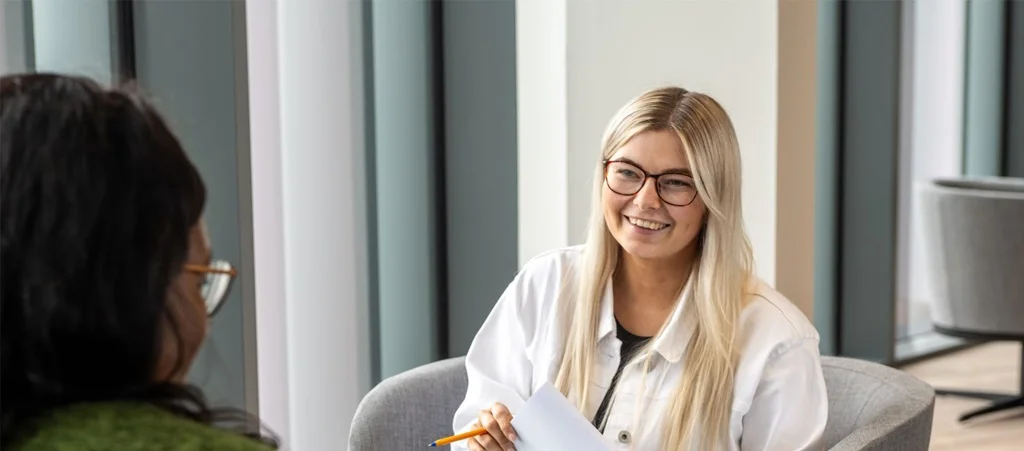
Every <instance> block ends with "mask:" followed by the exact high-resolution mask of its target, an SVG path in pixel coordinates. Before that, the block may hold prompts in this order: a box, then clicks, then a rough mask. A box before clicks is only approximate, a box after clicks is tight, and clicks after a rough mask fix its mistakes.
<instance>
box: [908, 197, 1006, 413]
mask: <svg viewBox="0 0 1024 451" xmlns="http://www.w3.org/2000/svg"><path fill="white" fill-rule="evenodd" d="M922 202H923V204H922V205H923V207H924V214H925V215H926V216H925V221H924V232H925V240H926V242H927V245H928V251H929V252H930V253H931V254H930V255H929V258H928V262H929V265H930V266H929V271H930V273H931V275H932V280H933V281H934V282H933V283H934V284H935V286H934V288H935V293H934V298H933V299H932V311H931V314H932V323H933V327H934V329H935V330H936V331H937V332H940V333H943V334H946V335H950V336H955V337H960V338H967V339H972V340H985V341H1019V342H1022V351H1021V372H1022V375H1021V383H1020V389H1019V391H1018V392H1017V393H1016V394H1002V393H986V392H976V391H964V390H936V392H937V393H938V394H939V395H955V396H964V397H970V398H978V399H985V400H989V401H992V403H991V404H989V405H988V406H986V407H983V408H980V409H977V410H973V411H970V412H967V413H964V414H963V415H961V416H960V421H966V420H968V419H970V418H973V417H976V416H979V415H984V414H987V413H992V412H997V411H1001V410H1005V409H1010V408H1014V407H1024V179H1018V178H1001V177H985V178H961V179H939V180H935V181H934V182H932V183H930V184H928V185H926V186H925V187H924V188H923V190H922Z"/></svg>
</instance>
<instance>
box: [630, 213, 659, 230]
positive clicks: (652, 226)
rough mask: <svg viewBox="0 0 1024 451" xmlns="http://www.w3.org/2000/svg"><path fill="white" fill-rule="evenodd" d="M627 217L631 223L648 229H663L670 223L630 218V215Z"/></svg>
mask: <svg viewBox="0 0 1024 451" xmlns="http://www.w3.org/2000/svg"><path fill="white" fill-rule="evenodd" d="M626 219H627V220H629V223H630V224H633V225H635V226H637V227H643V228H645V229H648V230H661V229H664V228H665V227H668V224H662V223H660V222H652V221H646V220H643V219H636V218H630V217H629V216H627V217H626Z"/></svg>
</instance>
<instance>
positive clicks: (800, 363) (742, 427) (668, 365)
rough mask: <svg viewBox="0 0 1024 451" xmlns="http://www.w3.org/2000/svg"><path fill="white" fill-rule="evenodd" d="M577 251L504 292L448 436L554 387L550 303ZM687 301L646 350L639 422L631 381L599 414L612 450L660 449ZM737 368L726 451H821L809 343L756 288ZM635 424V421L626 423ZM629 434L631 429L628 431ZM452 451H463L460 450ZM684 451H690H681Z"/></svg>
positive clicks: (602, 386)
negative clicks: (494, 409)
mask: <svg viewBox="0 0 1024 451" xmlns="http://www.w3.org/2000/svg"><path fill="white" fill-rule="evenodd" d="M581 251H582V249H581V248H580V247H571V248H565V249H559V250H554V251H549V252H547V253H544V254H541V255H540V256H538V257H536V258H534V259H532V260H531V261H530V262H528V263H527V264H526V265H525V266H524V267H523V269H522V271H520V272H519V274H518V275H517V276H516V277H515V280H513V281H512V283H511V284H510V285H509V286H508V288H507V289H506V290H505V292H504V293H503V294H502V296H501V298H499V299H498V302H497V304H496V305H495V306H494V309H493V310H492V311H491V313H490V315H489V316H488V317H487V320H486V321H485V322H484V324H483V326H482V327H481V328H480V331H479V332H478V333H477V335H476V337H475V338H474V339H473V343H472V345H471V346H470V348H469V352H468V354H467V355H466V370H467V373H468V376H469V385H468V389H467V392H466V399H465V400H464V401H463V403H462V405H461V406H460V407H459V409H458V410H457V411H456V413H455V418H454V420H453V425H454V429H455V430H456V431H465V430H467V429H469V427H470V426H471V425H472V424H473V422H475V421H476V419H477V416H478V414H479V412H480V411H481V410H482V409H486V408H489V407H490V406H491V404H492V403H494V402H500V403H502V404H504V405H506V406H507V407H508V408H509V411H510V412H511V413H512V415H513V416H515V414H516V412H517V411H518V410H519V409H520V408H521V407H522V406H523V405H524V404H525V402H526V400H527V399H529V398H530V395H531V394H532V393H533V392H534V390H537V389H538V388H540V387H541V386H542V385H544V384H545V383H546V382H551V383H554V380H555V377H556V375H557V372H558V366H559V363H560V358H561V354H562V349H563V347H564V346H565V343H564V337H565V335H566V331H565V330H563V329H564V326H563V324H565V321H563V320H564V318H561V317H560V316H559V315H564V314H568V313H559V312H560V311H561V309H559V308H557V304H558V301H557V296H558V294H559V292H560V290H561V288H562V284H563V282H565V279H566V278H565V277H564V275H565V273H566V271H567V269H568V268H569V267H570V265H574V264H575V262H576V261H577V260H578V259H579V257H580V255H581ZM611 293H612V290H611V283H610V282H609V284H608V286H607V287H606V289H605V294H604V297H603V299H602V301H601V312H600V322H599V327H598V332H597V334H598V342H597V346H598V352H597V354H596V359H595V360H596V364H597V368H596V371H595V372H594V373H593V374H594V379H595V380H594V381H592V382H591V387H590V390H589V395H588V397H589V398H590V399H589V402H588V410H589V411H588V412H584V415H585V416H587V419H588V420H593V417H594V415H595V414H596V411H597V408H598V406H599V405H600V404H601V400H602V399H603V398H604V395H605V393H606V392H607V390H608V386H609V385H610V382H611V380H612V376H613V375H614V374H615V371H616V369H617V367H618V364H619V350H620V346H621V342H620V341H619V340H618V338H616V333H615V332H616V326H615V317H614V313H613V306H612V294H611ZM687 297H688V289H684V290H683V294H682V296H681V299H680V301H679V302H678V305H677V306H676V309H675V311H674V312H673V314H672V316H671V317H670V319H669V324H668V325H667V327H666V329H665V331H664V333H663V334H662V335H661V336H659V338H658V339H656V340H657V341H656V342H654V343H653V344H652V346H653V349H654V351H655V355H654V357H653V360H652V369H651V372H650V373H649V374H648V375H647V380H646V387H647V388H646V391H645V392H643V396H644V399H643V402H642V403H640V405H643V406H644V407H642V409H643V410H644V413H645V414H644V415H635V413H636V412H634V409H635V408H636V406H637V403H636V400H637V397H638V395H640V394H641V387H640V379H641V374H640V371H635V372H627V373H624V374H623V375H622V377H621V378H620V380H619V381H618V394H617V396H616V400H615V402H614V403H613V404H612V405H611V406H609V408H608V411H607V413H606V415H607V423H606V425H605V430H604V437H605V439H606V441H607V443H608V445H609V448H610V449H613V450H626V449H637V450H656V449H658V448H659V447H660V444H661V429H662V422H663V416H662V415H650V414H647V413H648V412H661V411H663V410H664V409H665V407H666V406H667V405H668V404H669V401H670V397H671V396H672V395H673V394H674V393H675V391H676V388H677V387H678V382H679V377H680V375H681V371H682V366H683V364H684V359H683V358H682V357H683V355H682V354H683V352H684V348H685V346H686V344H687V342H688V341H689V337H690V334H691V333H692V332H693V325H692V321H693V319H692V318H691V317H690V316H689V315H686V316H684V315H683V314H682V313H681V312H682V311H683V309H682V308H683V305H685V302H686V299H687ZM737 333H738V339H739V342H738V346H739V347H740V353H741V354H740V360H739V366H738V367H737V371H736V376H735V379H734V380H735V385H734V391H733V402H732V414H731V418H730V424H729V434H730V442H731V447H730V449H731V450H734V451H741V450H742V451H754V450H764V451H768V450H771V451H797V450H804V449H817V448H821V447H822V444H821V443H820V440H821V437H822V434H823V432H824V430H825V423H826V420H827V417H828V399H827V395H826V392H825V380H824V376H823V375H822V370H821V360H820V356H819V353H818V333H817V331H816V330H815V329H814V327H813V326H812V325H811V323H810V322H809V321H808V320H807V318H806V317H805V316H804V315H803V314H802V313H801V312H800V310H799V309H797V308H796V306H794V305H793V304H792V303H791V302H789V300H787V299H786V298H785V297H784V296H783V295H781V294H780V293H778V292H777V291H775V290H773V289H772V288H771V287H769V286H767V284H765V283H763V282H761V281H758V289H757V290H756V295H755V296H753V298H752V299H751V300H750V302H749V304H748V305H747V306H746V307H745V308H744V310H743V312H742V313H741V317H740V326H739V329H738V331H737ZM636 418H643V419H644V420H643V421H640V422H638V423H635V422H634V419H636ZM637 428H639V429H637ZM452 449H467V445H466V442H465V441H463V442H458V443H455V444H453V445H452ZM691 449H693V448H691Z"/></svg>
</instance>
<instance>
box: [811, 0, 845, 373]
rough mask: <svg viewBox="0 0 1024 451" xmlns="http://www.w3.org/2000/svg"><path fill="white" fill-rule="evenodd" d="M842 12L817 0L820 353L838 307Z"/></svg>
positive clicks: (832, 347) (832, 338) (832, 345)
mask: <svg viewBox="0 0 1024 451" xmlns="http://www.w3.org/2000/svg"><path fill="white" fill-rule="evenodd" d="M840 24H841V15H840V5H839V1H838V0H825V1H822V2H820V3H818V49H817V52H818V62H817V71H818V74H817V79H818V86H817V106H816V109H817V118H816V125H815V127H816V133H815V139H816V142H815V155H814V201H815V206H814V268H815V270H814V326H815V327H816V328H817V329H818V333H819V334H820V336H821V342H820V344H819V348H820V351H821V353H822V354H827V355H834V354H835V353H836V332H837V331H836V311H837V309H838V306H837V303H838V289H837V287H838V281H837V268H836V263H837V261H838V260H837V255H838V248H839V246H838V239H837V238H838V230H839V229H838V218H839V183H838V180H839V178H838V175H839V117H840V116H839V113H840V105H841V104H840V102H839V99H840V96H839V88H840V84H839V81H840V69H841V66H840V59H841V58H840V57H841V55H842V53H841V52H842V47H841V46H840V44H841V40H840V30H841V29H840V27H839V25H840Z"/></svg>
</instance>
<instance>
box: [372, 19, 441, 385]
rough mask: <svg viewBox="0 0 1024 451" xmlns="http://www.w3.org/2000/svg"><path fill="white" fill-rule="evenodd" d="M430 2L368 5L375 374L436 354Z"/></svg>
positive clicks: (411, 365) (420, 362)
mask: <svg viewBox="0 0 1024 451" xmlns="http://www.w3.org/2000/svg"><path fill="white" fill-rule="evenodd" d="M430 10H431V3H430V2H420V1H416V2H409V1H403V0H385V1H376V2H373V13H372V17H371V20H372V25H373V36H372V39H373V76H374V80H373V89H374V92H373V99H374V107H373V108H374V119H373V123H374V128H375V132H374V138H373V142H374V149H373V152H375V153H374V156H373V159H374V161H373V163H374V166H375V170H376V173H375V174H374V178H375V187H374V190H375V193H376V199H375V202H376V203H375V207H376V212H377V222H376V225H377V230H376V231H375V232H376V236H377V242H376V251H377V255H376V257H377V265H378V266H377V283H378V286H377V290H378V291H377V295H378V308H379V311H378V313H379V320H380V324H379V334H380V363H381V377H384V378H387V377H389V376H393V375H395V374H398V373H401V372H403V371H406V370H409V369H412V368H415V367H417V366H420V365H423V364H425V363H429V362H431V361H434V360H436V359H437V358H438V357H439V349H438V341H439V340H438V319H437V317H438V314H437V310H438V309H437V289H438V288H437V287H438V271H439V268H438V267H437V255H436V253H437V243H436V237H437V229H436V227H438V215H441V214H443V212H438V211H436V195H437V194H436V193H435V183H436V180H435V177H436V176H437V174H435V171H434V167H433V165H434V163H435V161H436V155H437V154H436V152H437V151H438V150H437V149H436V146H435V139H436V137H435V128H436V127H437V125H436V124H438V122H437V121H440V120H442V118H438V117H435V110H434V109H435V106H436V105H435V102H436V101H437V100H436V99H435V98H434V78H433V71H434V64H436V62H435V61H434V60H433V48H432V44H431V42H432V39H431V33H432V32H433V25H432V22H431V12H430Z"/></svg>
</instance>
